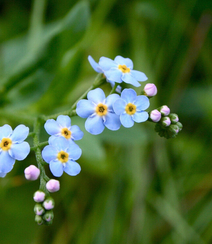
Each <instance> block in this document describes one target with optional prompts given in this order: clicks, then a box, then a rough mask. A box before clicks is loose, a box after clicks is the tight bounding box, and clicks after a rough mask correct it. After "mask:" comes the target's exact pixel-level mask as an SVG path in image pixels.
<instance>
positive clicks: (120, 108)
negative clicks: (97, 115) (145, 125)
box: [113, 98, 127, 115]
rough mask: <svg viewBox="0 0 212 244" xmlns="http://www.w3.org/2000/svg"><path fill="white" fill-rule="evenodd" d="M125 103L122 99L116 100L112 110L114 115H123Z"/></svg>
mask: <svg viewBox="0 0 212 244" xmlns="http://www.w3.org/2000/svg"><path fill="white" fill-rule="evenodd" d="M126 104H127V103H126V101H125V100H123V99H121V98H120V99H117V100H116V101H115V103H114V104H113V110H114V112H115V113H116V114H118V115H120V114H122V113H124V111H125V107H126Z"/></svg>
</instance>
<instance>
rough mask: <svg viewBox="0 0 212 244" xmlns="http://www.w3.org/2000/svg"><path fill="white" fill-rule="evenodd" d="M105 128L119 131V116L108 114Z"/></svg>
mask: <svg viewBox="0 0 212 244" xmlns="http://www.w3.org/2000/svg"><path fill="white" fill-rule="evenodd" d="M105 126H106V127H107V128H108V129H109V130H118V129H119V128H120V126H121V122H120V119H119V116H118V115H116V114H114V113H108V114H107V116H106V120H105Z"/></svg>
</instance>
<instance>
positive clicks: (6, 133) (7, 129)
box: [0, 124, 13, 140]
mask: <svg viewBox="0 0 212 244" xmlns="http://www.w3.org/2000/svg"><path fill="white" fill-rule="evenodd" d="M12 132H13V130H12V128H11V126H10V125H7V124H6V125H3V126H1V127H0V140H2V138H4V137H6V138H7V137H10V135H11V134H12Z"/></svg>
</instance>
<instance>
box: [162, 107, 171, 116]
mask: <svg viewBox="0 0 212 244" xmlns="http://www.w3.org/2000/svg"><path fill="white" fill-rule="evenodd" d="M160 112H161V113H162V114H163V115H165V116H167V115H169V113H170V108H169V107H168V106H166V105H163V106H162V107H161V109H160Z"/></svg>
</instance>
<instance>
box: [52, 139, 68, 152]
mask: <svg viewBox="0 0 212 244" xmlns="http://www.w3.org/2000/svg"><path fill="white" fill-rule="evenodd" d="M49 144H50V145H51V146H53V147H55V149H56V150H57V152H60V151H66V150H67V148H68V147H69V141H68V140H66V139H65V137H63V136H61V137H56V136H55V137H52V138H51V139H50V138H49Z"/></svg>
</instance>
